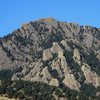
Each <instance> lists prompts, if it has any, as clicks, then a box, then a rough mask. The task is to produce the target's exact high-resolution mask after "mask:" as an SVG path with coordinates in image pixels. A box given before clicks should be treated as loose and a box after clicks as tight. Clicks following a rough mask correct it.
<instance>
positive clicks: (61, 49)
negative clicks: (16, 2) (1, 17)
mask: <svg viewBox="0 0 100 100" xmlns="http://www.w3.org/2000/svg"><path fill="white" fill-rule="evenodd" d="M0 79H1V85H0V93H1V94H7V95H8V96H9V97H15V98H22V99H23V98H24V99H25V98H27V99H29V100H30V99H32V100H39V99H40V100H55V99H56V100H58V99H61V100H67V99H68V100H88V99H90V100H91V99H93V100H94V99H95V100H99V99H100V29H99V28H95V27H92V26H79V25H78V24H74V23H66V22H60V21H57V20H55V19H53V18H44V19H39V20H37V21H31V22H29V23H27V24H24V25H22V27H21V28H19V29H17V30H15V31H13V32H12V33H11V34H9V35H7V36H5V37H4V38H1V39H0ZM84 98H85V99H84Z"/></svg>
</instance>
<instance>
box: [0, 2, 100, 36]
mask: <svg viewBox="0 0 100 100" xmlns="http://www.w3.org/2000/svg"><path fill="white" fill-rule="evenodd" d="M47 17H53V18H55V19H57V20H60V21H66V22H74V23H78V24H80V25H90V26H94V27H98V28H100V0H0V37H3V36H5V35H7V34H9V33H11V32H12V31H14V30H15V29H17V28H19V27H20V26H21V25H22V24H23V23H27V22H29V21H34V20H37V19H39V18H47Z"/></svg>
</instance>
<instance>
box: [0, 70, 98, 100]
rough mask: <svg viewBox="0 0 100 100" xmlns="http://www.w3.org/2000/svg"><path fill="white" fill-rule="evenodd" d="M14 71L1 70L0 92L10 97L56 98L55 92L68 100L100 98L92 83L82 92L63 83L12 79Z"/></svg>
mask: <svg viewBox="0 0 100 100" xmlns="http://www.w3.org/2000/svg"><path fill="white" fill-rule="evenodd" d="M11 77H12V72H11V71H9V70H5V71H4V70H3V71H0V81H1V82H0V83H1V84H0V94H7V96H8V97H9V98H19V99H24V100H30V99H31V100H33V99H34V100H56V99H55V96H54V94H55V95H56V96H57V97H58V98H61V97H64V98H67V99H68V100H78V99H79V100H89V98H91V100H99V97H96V92H97V91H98V92H99V91H100V87H98V88H97V89H96V88H95V87H93V86H92V85H91V84H83V85H82V87H81V88H80V90H81V92H78V91H76V90H72V89H69V88H68V87H66V86H65V85H64V84H63V83H60V86H59V87H53V86H49V85H47V84H45V83H40V82H29V81H24V80H15V81H12V80H11Z"/></svg>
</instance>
